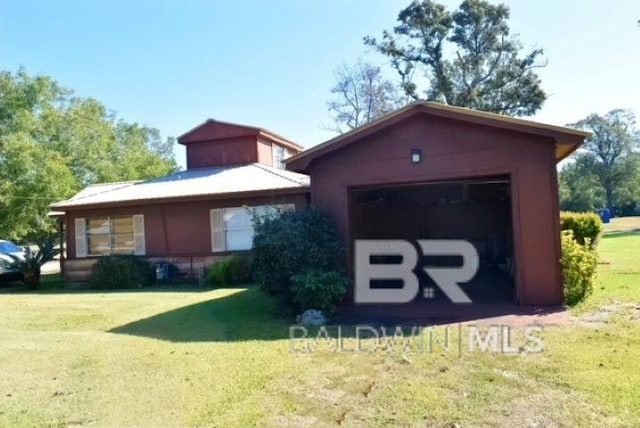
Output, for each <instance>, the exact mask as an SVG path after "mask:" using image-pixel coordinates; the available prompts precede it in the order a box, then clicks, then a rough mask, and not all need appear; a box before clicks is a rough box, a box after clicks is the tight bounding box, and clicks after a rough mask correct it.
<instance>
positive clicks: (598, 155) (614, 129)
mask: <svg viewBox="0 0 640 428" xmlns="http://www.w3.org/2000/svg"><path fill="white" fill-rule="evenodd" d="M569 126H572V127H574V128H578V129H582V130H586V131H590V132H592V133H593V135H592V136H590V137H588V138H586V139H585V142H584V144H583V145H582V151H581V152H580V153H578V154H577V155H576V157H575V159H576V163H577V164H578V166H581V165H582V167H581V170H582V172H583V173H584V174H589V175H592V176H593V177H595V178H596V179H597V182H598V184H599V185H600V186H601V188H602V189H603V190H604V196H605V200H604V202H605V203H606V206H607V207H608V208H609V209H610V210H612V212H613V210H614V208H615V207H616V206H617V205H624V204H625V203H630V202H631V199H633V198H634V197H635V196H634V193H635V192H636V190H635V189H634V186H633V185H632V186H631V187H629V186H630V185H629V183H630V182H631V181H632V180H633V179H635V177H636V176H637V175H638V174H639V161H638V155H637V153H636V151H637V150H638V149H639V148H640V132H639V131H638V129H637V128H636V120H635V116H634V114H633V112H631V111H630V110H623V109H615V110H611V111H610V112H609V113H607V114H605V115H604V116H600V115H598V114H591V115H589V116H588V117H586V118H584V119H582V120H580V121H578V122H576V123H573V124H570V125H569ZM579 178H580V177H576V179H579Z"/></svg>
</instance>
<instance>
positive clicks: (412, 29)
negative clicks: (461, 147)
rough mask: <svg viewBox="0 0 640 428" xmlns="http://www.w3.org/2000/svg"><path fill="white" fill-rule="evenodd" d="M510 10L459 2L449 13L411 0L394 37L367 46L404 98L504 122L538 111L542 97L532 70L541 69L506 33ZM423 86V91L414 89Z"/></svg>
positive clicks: (425, 0) (387, 34)
mask: <svg viewBox="0 0 640 428" xmlns="http://www.w3.org/2000/svg"><path fill="white" fill-rule="evenodd" d="M508 19H509V8H508V7H507V6H505V5H503V4H498V5H493V4H491V3H489V2H487V1H483V0H465V1H463V2H462V4H461V5H460V6H459V7H458V9H456V10H455V11H453V12H451V11H449V10H447V9H446V8H445V6H444V5H442V4H439V3H437V2H435V1H432V0H422V1H418V0H414V1H413V2H412V3H411V4H410V5H409V6H407V7H406V8H404V9H402V10H401V11H400V14H399V15H398V25H396V26H395V27H393V31H384V32H383V33H382V39H380V40H377V39H375V38H372V37H365V39H364V42H365V44H366V45H369V46H373V47H374V48H375V49H376V50H377V51H378V52H380V53H382V54H384V55H386V56H387V57H389V59H390V60H391V65H392V66H393V68H394V69H395V70H396V71H397V72H398V74H399V75H400V79H401V85H402V87H403V89H404V91H405V92H406V94H407V95H408V96H409V97H411V98H413V99H419V98H425V97H426V99H427V100H433V101H439V102H444V103H446V104H450V105H455V106H462V107H468V108H472V109H478V110H484V111H489V112H494V113H500V114H508V115H511V116H526V115H531V114H533V113H535V112H536V111H537V110H539V109H540V107H541V106H542V103H543V102H544V101H545V99H546V94H545V92H544V91H543V90H542V88H541V86H540V78H539V77H538V75H537V74H536V73H535V69H536V68H539V67H544V66H545V65H546V64H544V63H541V62H540V57H541V56H542V54H543V51H542V50H541V49H535V50H532V51H530V52H527V53H525V54H523V55H521V50H522V44H521V43H520V42H519V40H518V38H517V37H516V36H515V35H513V34H511V32H510V29H509V25H508ZM424 80H426V81H427V82H428V85H427V87H426V89H424V90H422V91H420V90H419V89H418V85H419V83H420V82H421V81H424Z"/></svg>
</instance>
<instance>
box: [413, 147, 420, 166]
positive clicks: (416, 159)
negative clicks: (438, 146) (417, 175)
mask: <svg viewBox="0 0 640 428" xmlns="http://www.w3.org/2000/svg"><path fill="white" fill-rule="evenodd" d="M420 161H422V152H421V151H420V149H412V150H411V162H412V163H420Z"/></svg>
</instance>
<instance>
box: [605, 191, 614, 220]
mask: <svg viewBox="0 0 640 428" xmlns="http://www.w3.org/2000/svg"><path fill="white" fill-rule="evenodd" d="M605 191H606V192H607V208H609V215H610V216H611V217H613V214H614V208H613V186H612V185H611V184H607V186H606V187H605Z"/></svg>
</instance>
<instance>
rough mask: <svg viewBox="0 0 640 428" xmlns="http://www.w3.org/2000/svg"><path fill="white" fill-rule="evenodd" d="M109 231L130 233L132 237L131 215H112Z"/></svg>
mask: <svg viewBox="0 0 640 428" xmlns="http://www.w3.org/2000/svg"><path fill="white" fill-rule="evenodd" d="M111 233H130V234H131V235H132V239H133V217H113V218H112V219H111Z"/></svg>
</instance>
